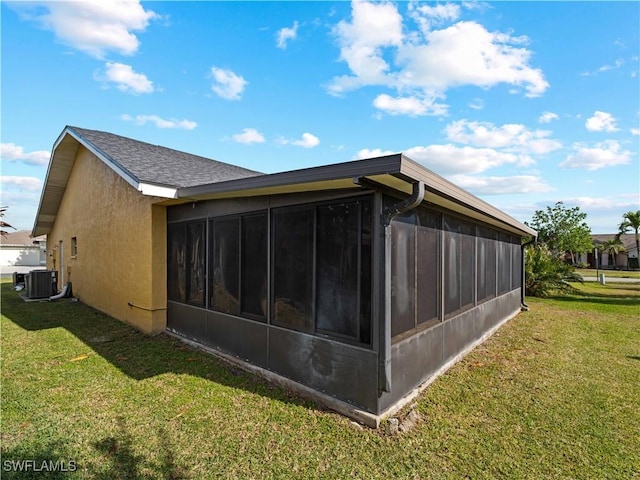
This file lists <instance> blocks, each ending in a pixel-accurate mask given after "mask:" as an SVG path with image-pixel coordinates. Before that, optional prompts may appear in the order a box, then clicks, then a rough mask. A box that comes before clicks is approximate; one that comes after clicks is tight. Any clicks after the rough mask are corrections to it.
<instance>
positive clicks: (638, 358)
mask: <svg viewBox="0 0 640 480" xmlns="http://www.w3.org/2000/svg"><path fill="white" fill-rule="evenodd" d="M627 358H629V359H631V360H640V356H638V355H627Z"/></svg>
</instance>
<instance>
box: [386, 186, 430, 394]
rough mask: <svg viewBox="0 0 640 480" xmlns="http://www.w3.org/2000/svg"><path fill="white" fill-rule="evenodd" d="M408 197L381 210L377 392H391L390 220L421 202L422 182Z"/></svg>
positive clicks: (422, 197)
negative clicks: (381, 298)
mask: <svg viewBox="0 0 640 480" xmlns="http://www.w3.org/2000/svg"><path fill="white" fill-rule="evenodd" d="M412 189H413V192H412V194H411V196H410V197H408V198H406V199H405V200H403V201H401V202H398V203H396V204H395V205H393V206H392V207H390V208H386V209H384V210H383V211H382V215H381V219H380V220H381V224H382V227H383V228H384V321H383V322H380V352H379V356H378V393H379V394H382V393H383V392H391V221H392V220H393V217H395V216H397V215H400V214H402V213H405V212H408V211H409V210H412V209H414V208H416V207H417V206H418V205H420V204H421V203H422V201H423V200H424V195H425V190H426V188H425V184H424V182H414V183H413V184H412Z"/></svg>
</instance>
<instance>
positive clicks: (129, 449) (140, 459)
mask: <svg viewBox="0 0 640 480" xmlns="http://www.w3.org/2000/svg"><path fill="white" fill-rule="evenodd" d="M117 423H118V434H117V435H116V436H109V437H105V438H103V439H102V440H99V441H97V442H95V443H94V444H93V446H94V448H95V449H96V450H98V451H99V452H100V453H101V454H102V460H103V462H102V463H101V465H100V467H98V469H99V470H100V472H95V475H93V478H104V479H105V480H106V479H114V478H123V479H129V478H132V479H133V478H135V479H145V478H156V476H155V475H154V474H152V473H151V472H153V471H154V470H156V469H157V470H158V472H159V473H161V474H162V476H163V477H164V478H167V479H169V480H183V479H186V478H189V477H188V476H187V475H186V473H185V470H184V469H183V468H182V467H179V466H178V465H177V464H176V460H175V458H174V454H173V446H172V445H170V444H169V440H168V439H169V435H168V433H167V431H166V430H165V429H164V428H160V429H159V431H158V439H159V441H160V444H161V450H162V451H161V452H160V453H161V464H160V465H153V464H151V463H150V462H148V461H147V460H145V458H144V456H142V455H137V454H136V453H135V451H134V440H133V437H132V435H131V434H130V433H129V432H128V431H127V428H126V425H125V423H124V419H123V418H121V417H118V418H117ZM154 467H155V468H154ZM145 472H148V473H145Z"/></svg>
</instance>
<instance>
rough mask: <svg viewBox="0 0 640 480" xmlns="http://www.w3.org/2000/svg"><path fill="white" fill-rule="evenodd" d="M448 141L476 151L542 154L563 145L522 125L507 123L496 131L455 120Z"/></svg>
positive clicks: (487, 125)
mask: <svg viewBox="0 0 640 480" xmlns="http://www.w3.org/2000/svg"><path fill="white" fill-rule="evenodd" d="M445 132H446V134H447V138H448V139H449V140H451V141H453V142H457V143H463V144H467V145H473V146H476V147H489V148H506V149H510V150H514V151H519V152H530V153H535V154H545V153H549V152H551V151H553V150H557V149H559V148H560V147H561V146H562V144H561V143H560V142H559V141H557V140H553V139H551V138H548V137H549V136H550V135H551V132H550V131H548V130H534V131H532V130H529V129H527V127H525V126H524V125H521V124H516V123H509V124H505V125H502V126H500V127H496V126H495V125H493V124H492V123H490V122H472V121H469V120H465V119H463V120H458V121H455V122H452V123H450V124H449V125H447V127H446V129H445Z"/></svg>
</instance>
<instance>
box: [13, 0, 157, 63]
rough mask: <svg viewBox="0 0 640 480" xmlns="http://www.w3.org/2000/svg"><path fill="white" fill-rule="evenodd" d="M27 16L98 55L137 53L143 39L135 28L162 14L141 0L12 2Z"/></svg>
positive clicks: (67, 42)
mask: <svg viewBox="0 0 640 480" xmlns="http://www.w3.org/2000/svg"><path fill="white" fill-rule="evenodd" d="M9 5H10V6H11V7H12V8H14V9H16V10H17V11H18V12H19V13H20V14H21V15H22V17H23V18H26V19H29V20H33V21H35V22H37V23H38V24H40V25H41V26H42V27H44V28H46V29H47V30H51V31H53V33H54V34H55V36H56V37H57V39H58V40H59V41H60V43H63V44H64V45H68V46H70V47H72V48H75V49H77V50H81V51H83V52H85V53H88V54H89V55H91V56H93V57H96V58H103V57H104V55H105V53H106V52H108V51H113V52H116V53H119V54H122V55H133V54H134V53H136V51H137V50H138V48H139V46H140V42H139V40H138V38H137V37H136V35H135V34H134V33H133V32H143V31H144V30H145V29H146V28H147V26H148V25H149V22H150V21H151V20H154V19H158V18H159V16H158V15H157V14H156V13H155V12H153V11H152V10H145V9H144V8H143V6H142V5H140V2H139V1H138V0H110V1H109V2H105V1H104V0H81V1H74V2H34V3H21V2H12V3H10V4H9Z"/></svg>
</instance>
